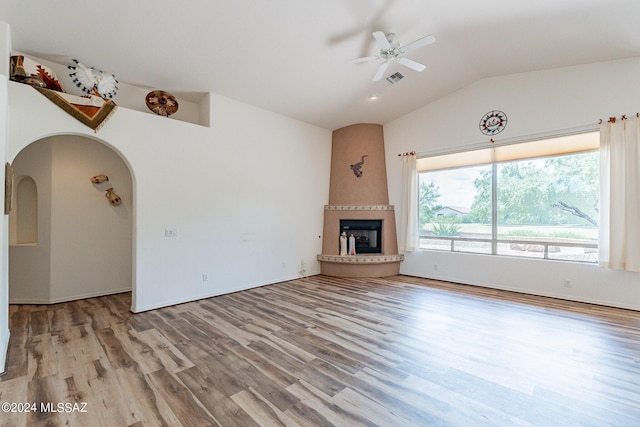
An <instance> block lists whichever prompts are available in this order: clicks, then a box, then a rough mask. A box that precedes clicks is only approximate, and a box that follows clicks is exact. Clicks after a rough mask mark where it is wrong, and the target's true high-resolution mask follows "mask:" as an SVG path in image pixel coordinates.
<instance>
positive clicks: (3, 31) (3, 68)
mask: <svg viewBox="0 0 640 427" xmlns="http://www.w3.org/2000/svg"><path fill="white" fill-rule="evenodd" d="M9 52H11V31H10V28H9V25H8V24H5V23H4V22H1V21H0V167H1V168H2V171H3V172H2V182H3V184H2V185H0V195H1V196H2V197H0V203H1V204H2V217H1V218H0V373H2V372H4V370H5V362H6V357H7V349H8V346H9V272H8V271H9V217H8V216H7V215H4V165H5V162H6V161H7V115H8V109H7V82H8V78H9Z"/></svg>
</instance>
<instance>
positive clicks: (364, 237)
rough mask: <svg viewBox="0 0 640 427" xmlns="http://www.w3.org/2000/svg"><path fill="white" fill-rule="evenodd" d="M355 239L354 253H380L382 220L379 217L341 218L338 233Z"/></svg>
mask: <svg viewBox="0 0 640 427" xmlns="http://www.w3.org/2000/svg"><path fill="white" fill-rule="evenodd" d="M343 231H344V232H345V233H346V234H347V236H351V235H352V234H353V236H354V237H355V239H356V254H381V253H382V220H379V219H373V220H371V219H357V220H355V219H341V220H340V233H342V232H343Z"/></svg>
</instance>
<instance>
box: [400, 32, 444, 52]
mask: <svg viewBox="0 0 640 427" xmlns="http://www.w3.org/2000/svg"><path fill="white" fill-rule="evenodd" d="M435 41H436V38H435V37H433V36H431V35H429V36H425V37H422V38H421V39H418V40H414V41H412V42H411V43H407V44H405V45H402V46H400V51H401V52H402V53H406V52H410V51H412V50H414V49H417V48H419V47H422V46H426V45H428V44H431V43H433V42H435Z"/></svg>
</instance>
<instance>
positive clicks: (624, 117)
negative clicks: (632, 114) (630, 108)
mask: <svg viewBox="0 0 640 427" xmlns="http://www.w3.org/2000/svg"><path fill="white" fill-rule="evenodd" d="M636 117H638V118H640V113H636ZM620 120H627V114H623V115H622V116H620ZM607 122H608V123H615V122H616V118H615V117H609V120H607ZM598 124H602V119H600V121H598Z"/></svg>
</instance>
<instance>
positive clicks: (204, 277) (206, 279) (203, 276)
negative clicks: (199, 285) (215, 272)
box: [202, 273, 209, 282]
mask: <svg viewBox="0 0 640 427" xmlns="http://www.w3.org/2000/svg"><path fill="white" fill-rule="evenodd" d="M202 281H203V282H208V281H209V275H208V274H207V273H204V274H203V275H202Z"/></svg>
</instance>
